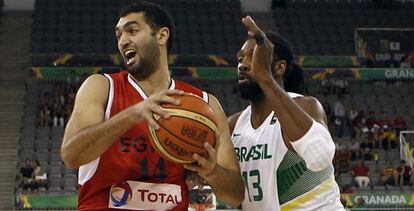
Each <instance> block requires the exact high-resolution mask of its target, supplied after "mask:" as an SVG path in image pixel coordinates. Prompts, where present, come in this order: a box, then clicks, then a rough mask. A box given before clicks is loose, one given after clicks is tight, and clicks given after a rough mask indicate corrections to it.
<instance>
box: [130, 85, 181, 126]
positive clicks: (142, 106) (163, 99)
mask: <svg viewBox="0 0 414 211" xmlns="http://www.w3.org/2000/svg"><path fill="white" fill-rule="evenodd" d="M171 95H184V91H182V90H164V91H160V92H158V93H155V94H153V95H151V96H150V97H148V98H147V99H145V100H144V101H142V102H140V103H137V104H135V105H133V106H131V107H130V108H128V110H129V112H131V118H132V119H133V121H135V122H136V123H140V122H143V121H147V123H148V125H149V126H150V127H152V128H155V129H158V128H159V127H160V126H159V125H158V123H157V121H156V120H155V118H154V115H156V116H160V117H163V118H169V117H170V115H169V114H168V113H167V112H166V111H165V110H164V109H163V108H162V107H161V106H160V104H164V103H169V104H173V105H180V101H179V100H178V99H175V98H174V97H172V96H171Z"/></svg>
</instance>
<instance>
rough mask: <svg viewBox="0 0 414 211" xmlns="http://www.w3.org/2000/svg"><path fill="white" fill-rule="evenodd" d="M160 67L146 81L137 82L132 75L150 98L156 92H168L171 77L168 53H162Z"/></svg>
mask: <svg viewBox="0 0 414 211" xmlns="http://www.w3.org/2000/svg"><path fill="white" fill-rule="evenodd" d="M159 59H160V60H159V65H158V66H157V69H156V70H155V71H154V72H153V73H152V74H151V75H150V76H149V77H148V78H146V79H142V80H137V79H135V77H134V76H133V75H132V77H133V78H134V80H135V81H136V82H137V83H138V84H139V86H140V87H141V88H142V89H143V90H144V92H145V93H146V94H147V95H148V96H150V95H152V94H154V93H156V92H159V91H162V90H166V89H168V87H169V86H170V83H171V76H170V71H169V68H168V60H167V53H166V52H163V51H162V52H161V53H160V58H159Z"/></svg>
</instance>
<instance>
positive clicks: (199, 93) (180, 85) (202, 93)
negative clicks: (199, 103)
mask: <svg viewBox="0 0 414 211" xmlns="http://www.w3.org/2000/svg"><path fill="white" fill-rule="evenodd" d="M174 83H175V89H179V90H183V91H185V92H188V93H192V94H195V95H197V96H199V97H201V98H203V99H204V100H205V101H206V102H209V101H210V98H211V97H210V96H212V95H208V94H207V92H206V91H204V90H202V89H200V88H197V87H195V86H193V85H191V84H188V83H185V82H182V81H179V80H175V79H174Z"/></svg>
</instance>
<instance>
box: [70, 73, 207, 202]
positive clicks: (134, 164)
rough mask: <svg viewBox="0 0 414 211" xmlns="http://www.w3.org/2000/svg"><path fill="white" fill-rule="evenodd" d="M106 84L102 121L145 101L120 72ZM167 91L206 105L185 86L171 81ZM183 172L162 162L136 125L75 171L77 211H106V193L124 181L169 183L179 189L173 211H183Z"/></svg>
mask: <svg viewBox="0 0 414 211" xmlns="http://www.w3.org/2000/svg"><path fill="white" fill-rule="evenodd" d="M105 77H107V78H108V80H109V83H110V89H109V95H108V103H107V107H106V111H105V120H107V119H109V118H111V117H112V116H114V115H116V114H117V113H118V112H121V111H123V110H124V109H126V108H128V107H129V106H132V105H134V104H136V103H139V102H141V101H143V100H144V99H146V98H147V96H146V94H145V93H144V91H143V90H142V89H141V88H140V87H139V85H138V84H137V83H136V82H135V81H134V80H133V79H132V76H131V75H130V74H129V73H128V72H126V71H122V72H120V73H116V74H105ZM169 89H179V90H183V91H185V92H189V93H193V94H195V95H197V96H199V97H201V98H203V99H204V100H205V101H206V102H208V94H207V93H206V92H204V91H202V90H200V89H197V88H195V87H193V86H191V85H188V84H186V83H183V82H180V81H175V80H173V79H172V80H171V84H170V87H169ZM184 172H185V169H184V168H183V167H182V165H179V164H174V163H172V162H169V161H167V160H165V159H163V158H162V157H161V156H160V155H159V154H158V153H157V152H156V151H155V149H154V148H153V147H152V145H151V143H150V141H149V133H148V129H147V124H146V123H141V124H136V125H134V126H133V127H132V128H130V129H129V130H128V131H127V132H126V133H124V134H123V135H122V136H121V137H120V138H119V139H118V140H116V141H115V142H114V143H113V144H112V146H111V147H110V148H109V149H107V150H106V151H105V152H104V153H103V154H102V155H101V156H100V157H98V158H97V159H95V160H94V161H92V162H90V163H87V164H85V165H82V166H81V167H80V168H79V181H78V182H79V185H80V189H79V202H78V209H79V210H91V209H95V210H96V209H98V210H108V209H109V208H108V203H109V198H110V194H111V193H110V189H111V186H112V185H116V184H119V183H122V182H125V181H140V182H147V183H169V184H176V185H179V186H181V198H182V201H181V202H180V203H178V205H177V206H176V207H175V208H174V209H173V210H187V207H188V203H189V192H188V188H187V185H186V183H185V175H184Z"/></svg>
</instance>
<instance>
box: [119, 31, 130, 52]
mask: <svg viewBox="0 0 414 211" xmlns="http://www.w3.org/2000/svg"><path fill="white" fill-rule="evenodd" d="M130 43H131V41H130V40H129V39H128V36H126V35H125V34H123V35H122V36H121V37H120V38H119V40H118V46H119V47H120V49H123V48H126V47H127V46H128V45H129V44H130Z"/></svg>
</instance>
